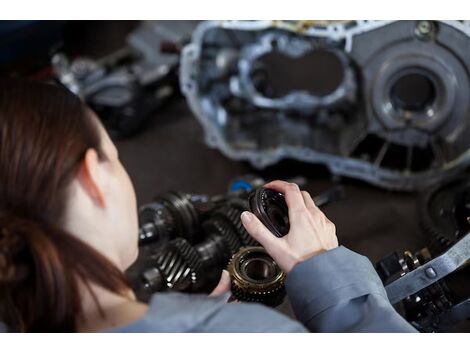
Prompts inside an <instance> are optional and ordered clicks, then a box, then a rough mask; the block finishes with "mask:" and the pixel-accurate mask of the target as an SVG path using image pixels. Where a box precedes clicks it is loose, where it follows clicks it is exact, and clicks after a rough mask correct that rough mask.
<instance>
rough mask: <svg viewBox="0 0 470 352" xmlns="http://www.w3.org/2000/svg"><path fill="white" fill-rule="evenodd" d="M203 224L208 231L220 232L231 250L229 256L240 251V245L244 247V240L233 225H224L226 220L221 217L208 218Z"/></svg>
mask: <svg viewBox="0 0 470 352" xmlns="http://www.w3.org/2000/svg"><path fill="white" fill-rule="evenodd" d="M202 226H203V228H204V230H205V231H206V232H207V233H214V234H219V235H220V236H221V237H222V238H223V240H224V243H225V244H226V247H227V249H228V252H229V257H231V256H232V255H233V254H234V253H236V252H238V250H239V249H240V247H242V242H241V241H240V239H239V236H238V234H237V233H236V232H235V230H234V229H233V227H232V226H230V225H229V226H227V225H225V226H224V222H223V221H221V220H220V219H211V220H208V221H206V222H205V223H204V224H203V225H202Z"/></svg>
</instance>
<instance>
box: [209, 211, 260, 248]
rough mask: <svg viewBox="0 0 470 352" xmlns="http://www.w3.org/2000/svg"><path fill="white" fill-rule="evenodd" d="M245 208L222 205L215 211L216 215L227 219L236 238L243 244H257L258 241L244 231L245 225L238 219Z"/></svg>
mask: <svg viewBox="0 0 470 352" xmlns="http://www.w3.org/2000/svg"><path fill="white" fill-rule="evenodd" d="M244 210H245V209H243V208H242V209H240V208H239V207H233V206H230V205H227V206H224V207H222V208H221V209H220V210H219V211H217V212H216V216H218V217H220V218H222V219H224V220H225V221H228V222H229V223H230V224H231V225H232V226H233V228H234V230H235V232H236V234H237V235H238V238H239V240H240V242H241V243H242V245H243V246H259V243H258V242H257V241H255V240H254V239H253V237H251V236H250V235H249V234H248V232H246V230H245V227H244V226H243V224H242V221H241V219H240V215H241V213H242V212H243V211H244Z"/></svg>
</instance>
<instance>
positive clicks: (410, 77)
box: [390, 73, 436, 112]
mask: <svg viewBox="0 0 470 352" xmlns="http://www.w3.org/2000/svg"><path fill="white" fill-rule="evenodd" d="M435 99H436V87H435V86H434V83H433V81H432V80H431V79H430V78H429V77H427V76H426V75H424V74H422V73H409V74H405V75H403V76H401V77H400V78H399V79H397V80H396V81H395V83H394V84H393V85H392V87H391V89H390V100H391V102H392V105H393V107H394V108H395V109H396V110H405V111H414V112H420V111H425V110H426V109H427V108H428V107H429V106H430V105H432V104H433V103H434V101H435Z"/></svg>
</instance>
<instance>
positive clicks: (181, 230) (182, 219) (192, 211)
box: [158, 192, 200, 243]
mask: <svg viewBox="0 0 470 352" xmlns="http://www.w3.org/2000/svg"><path fill="white" fill-rule="evenodd" d="M190 198H191V196H190V195H189V194H186V193H182V192H168V193H166V194H164V195H162V196H160V197H159V198H158V200H160V201H161V202H162V203H163V204H164V205H165V207H167V208H168V210H169V211H170V212H171V213H172V214H173V216H174V217H175V220H176V221H175V225H176V228H177V232H178V234H184V235H185V238H187V240H188V241H189V242H190V243H195V242H197V241H198V238H197V237H198V233H199V230H200V228H199V226H200V219H199V214H198V211H197V210H196V208H195V207H194V205H193V204H192V203H191V200H190Z"/></svg>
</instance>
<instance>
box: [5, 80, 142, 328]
mask: <svg viewBox="0 0 470 352" xmlns="http://www.w3.org/2000/svg"><path fill="white" fill-rule="evenodd" d="M136 255H137V216H136V200H135V194H134V190H133V188H132V185H131V182H130V180H129V177H128V175H127V173H126V172H125V170H124V169H123V167H122V165H121V163H120V162H119V159H118V155H117V151H116V148H115V147H114V145H113V143H112V142H111V141H110V139H109V137H108V135H107V134H106V132H105V131H104V129H103V127H102V126H101V124H100V122H99V121H98V119H97V118H96V116H95V115H94V114H93V112H92V111H91V110H89V109H87V108H86V106H85V105H84V104H83V103H82V102H81V101H80V100H79V99H78V98H76V97H75V96H73V95H72V94H70V93H68V92H67V91H65V90H64V89H62V88H59V87H56V86H54V85H50V84H44V83H34V82H28V81H20V80H0V321H1V320H3V321H5V322H6V323H7V324H8V325H10V326H14V327H15V328H16V329H20V330H73V329H74V328H75V320H76V319H77V318H78V315H79V313H80V296H79V291H80V289H79V288H80V287H81V283H82V284H85V286H86V285H87V284H89V283H94V284H97V285H99V286H103V287H104V288H105V289H108V290H112V291H115V292H121V293H122V292H124V291H125V290H126V289H127V285H126V282H125V278H124V276H123V274H122V270H124V269H125V268H126V267H127V266H129V265H130V264H131V263H132V261H133V260H134V259H135V257H136Z"/></svg>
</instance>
